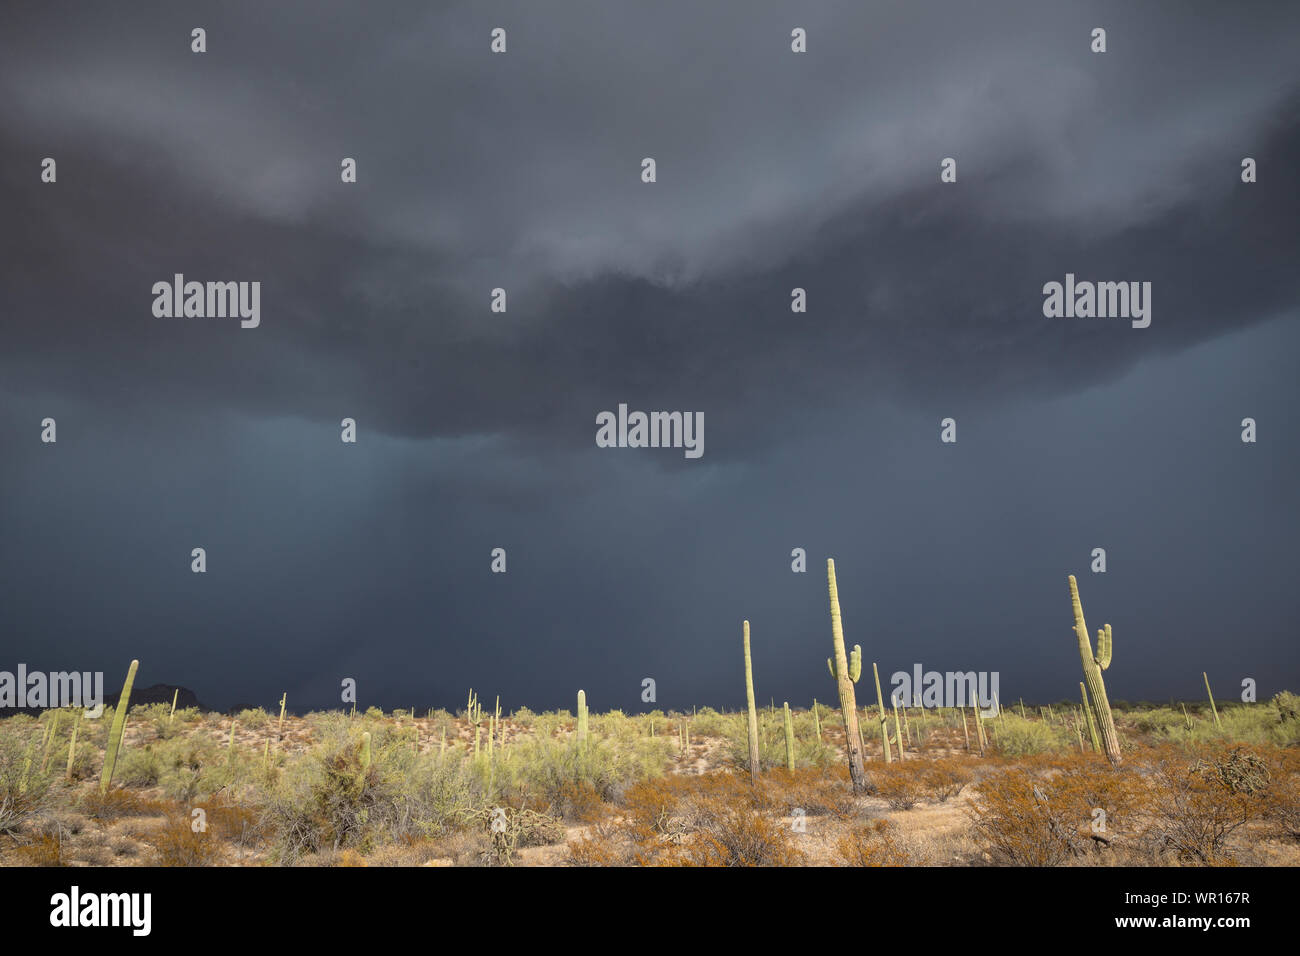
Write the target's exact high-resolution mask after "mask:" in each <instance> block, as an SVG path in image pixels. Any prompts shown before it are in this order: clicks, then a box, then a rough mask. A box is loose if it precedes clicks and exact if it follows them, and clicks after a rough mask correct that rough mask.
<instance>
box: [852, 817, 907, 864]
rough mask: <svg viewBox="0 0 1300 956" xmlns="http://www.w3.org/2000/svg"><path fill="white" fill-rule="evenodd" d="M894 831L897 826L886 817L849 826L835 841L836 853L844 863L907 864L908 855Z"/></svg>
mask: <svg viewBox="0 0 1300 956" xmlns="http://www.w3.org/2000/svg"><path fill="white" fill-rule="evenodd" d="M896 834H897V827H895V826H894V825H893V824H892V823H890V822H889V821H888V820H876V821H874V822H873V823H868V824H866V825H864V826H856V827H853V828H852V829H851V830H850V831H849V832H848V833H847V834H845V835H844V836H842V837H840V838H839V839H838V840H837V841H836V843H835V853H836V856H838V857H839V859H840V860H842V861H843V862H844V864H845V865H846V866H907V865H908V863H910V862H911V857H910V855H909V854H908V853H907V851H906V850H904V849H903V848H902V847H901V846H899V844H898V840H897V837H896Z"/></svg>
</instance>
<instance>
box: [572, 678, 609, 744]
mask: <svg viewBox="0 0 1300 956" xmlns="http://www.w3.org/2000/svg"><path fill="white" fill-rule="evenodd" d="M606 732H608V731H606ZM586 740H587V692H586V691H585V690H580V691H578V743H585V742H586Z"/></svg>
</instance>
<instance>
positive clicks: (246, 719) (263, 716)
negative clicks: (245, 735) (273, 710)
mask: <svg viewBox="0 0 1300 956" xmlns="http://www.w3.org/2000/svg"><path fill="white" fill-rule="evenodd" d="M235 720H237V721H239V726H240V727H243V728H244V729H245V730H261V729H262V728H263V727H265V726H266V725H267V724H269V723H270V722H271V715H270V714H268V713H267V712H266V711H265V710H263V709H262V708H261V707H252V708H249V709H248V710H241V711H240V712H239V713H237V714H235Z"/></svg>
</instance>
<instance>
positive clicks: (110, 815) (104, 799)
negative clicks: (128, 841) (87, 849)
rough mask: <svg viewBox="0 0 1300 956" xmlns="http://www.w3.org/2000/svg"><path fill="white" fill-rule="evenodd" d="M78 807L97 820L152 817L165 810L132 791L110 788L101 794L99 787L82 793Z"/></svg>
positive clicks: (78, 800) (77, 803) (156, 803)
mask: <svg viewBox="0 0 1300 956" xmlns="http://www.w3.org/2000/svg"><path fill="white" fill-rule="evenodd" d="M76 806H77V807H78V808H79V809H80V810H81V812H82V813H84V814H85V815H86V816H88V817H91V818H92V819H95V820H116V819H119V818H121V817H139V816H150V815H153V814H158V813H161V812H163V810H164V809H165V808H164V807H163V805H162V804H160V803H158V802H157V801H154V800H149V799H147V798H145V797H142V796H141V795H140V794H138V793H135V792H133V791H131V790H124V789H122V788H121V787H109V788H108V791H107V792H106V793H100V792H99V787H97V786H96V787H93V788H91V789H88V790H85V791H84V792H82V794H81V795H80V796H79V797H78V798H77V800H76Z"/></svg>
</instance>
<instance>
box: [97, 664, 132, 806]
mask: <svg viewBox="0 0 1300 956" xmlns="http://www.w3.org/2000/svg"><path fill="white" fill-rule="evenodd" d="M139 666H140V662H139V661H132V662H131V666H130V667H129V668H128V669H127V672H126V681H125V683H123V684H122V696H121V697H119V698H118V699H117V710H115V711H114V712H113V723H112V726H110V727H109V729H108V745H107V750H106V751H105V752H104V772H103V773H102V774H100V777H99V792H100V793H108V787H109V785H110V784H111V783H112V782H113V768H114V767H116V766H117V750H118V748H119V747H120V746H121V745H122V732H123V731H124V730H125V729H126V711H127V708H129V707H130V706H131V685H132V684H134V683H135V672H136V669H137V668H139Z"/></svg>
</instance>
